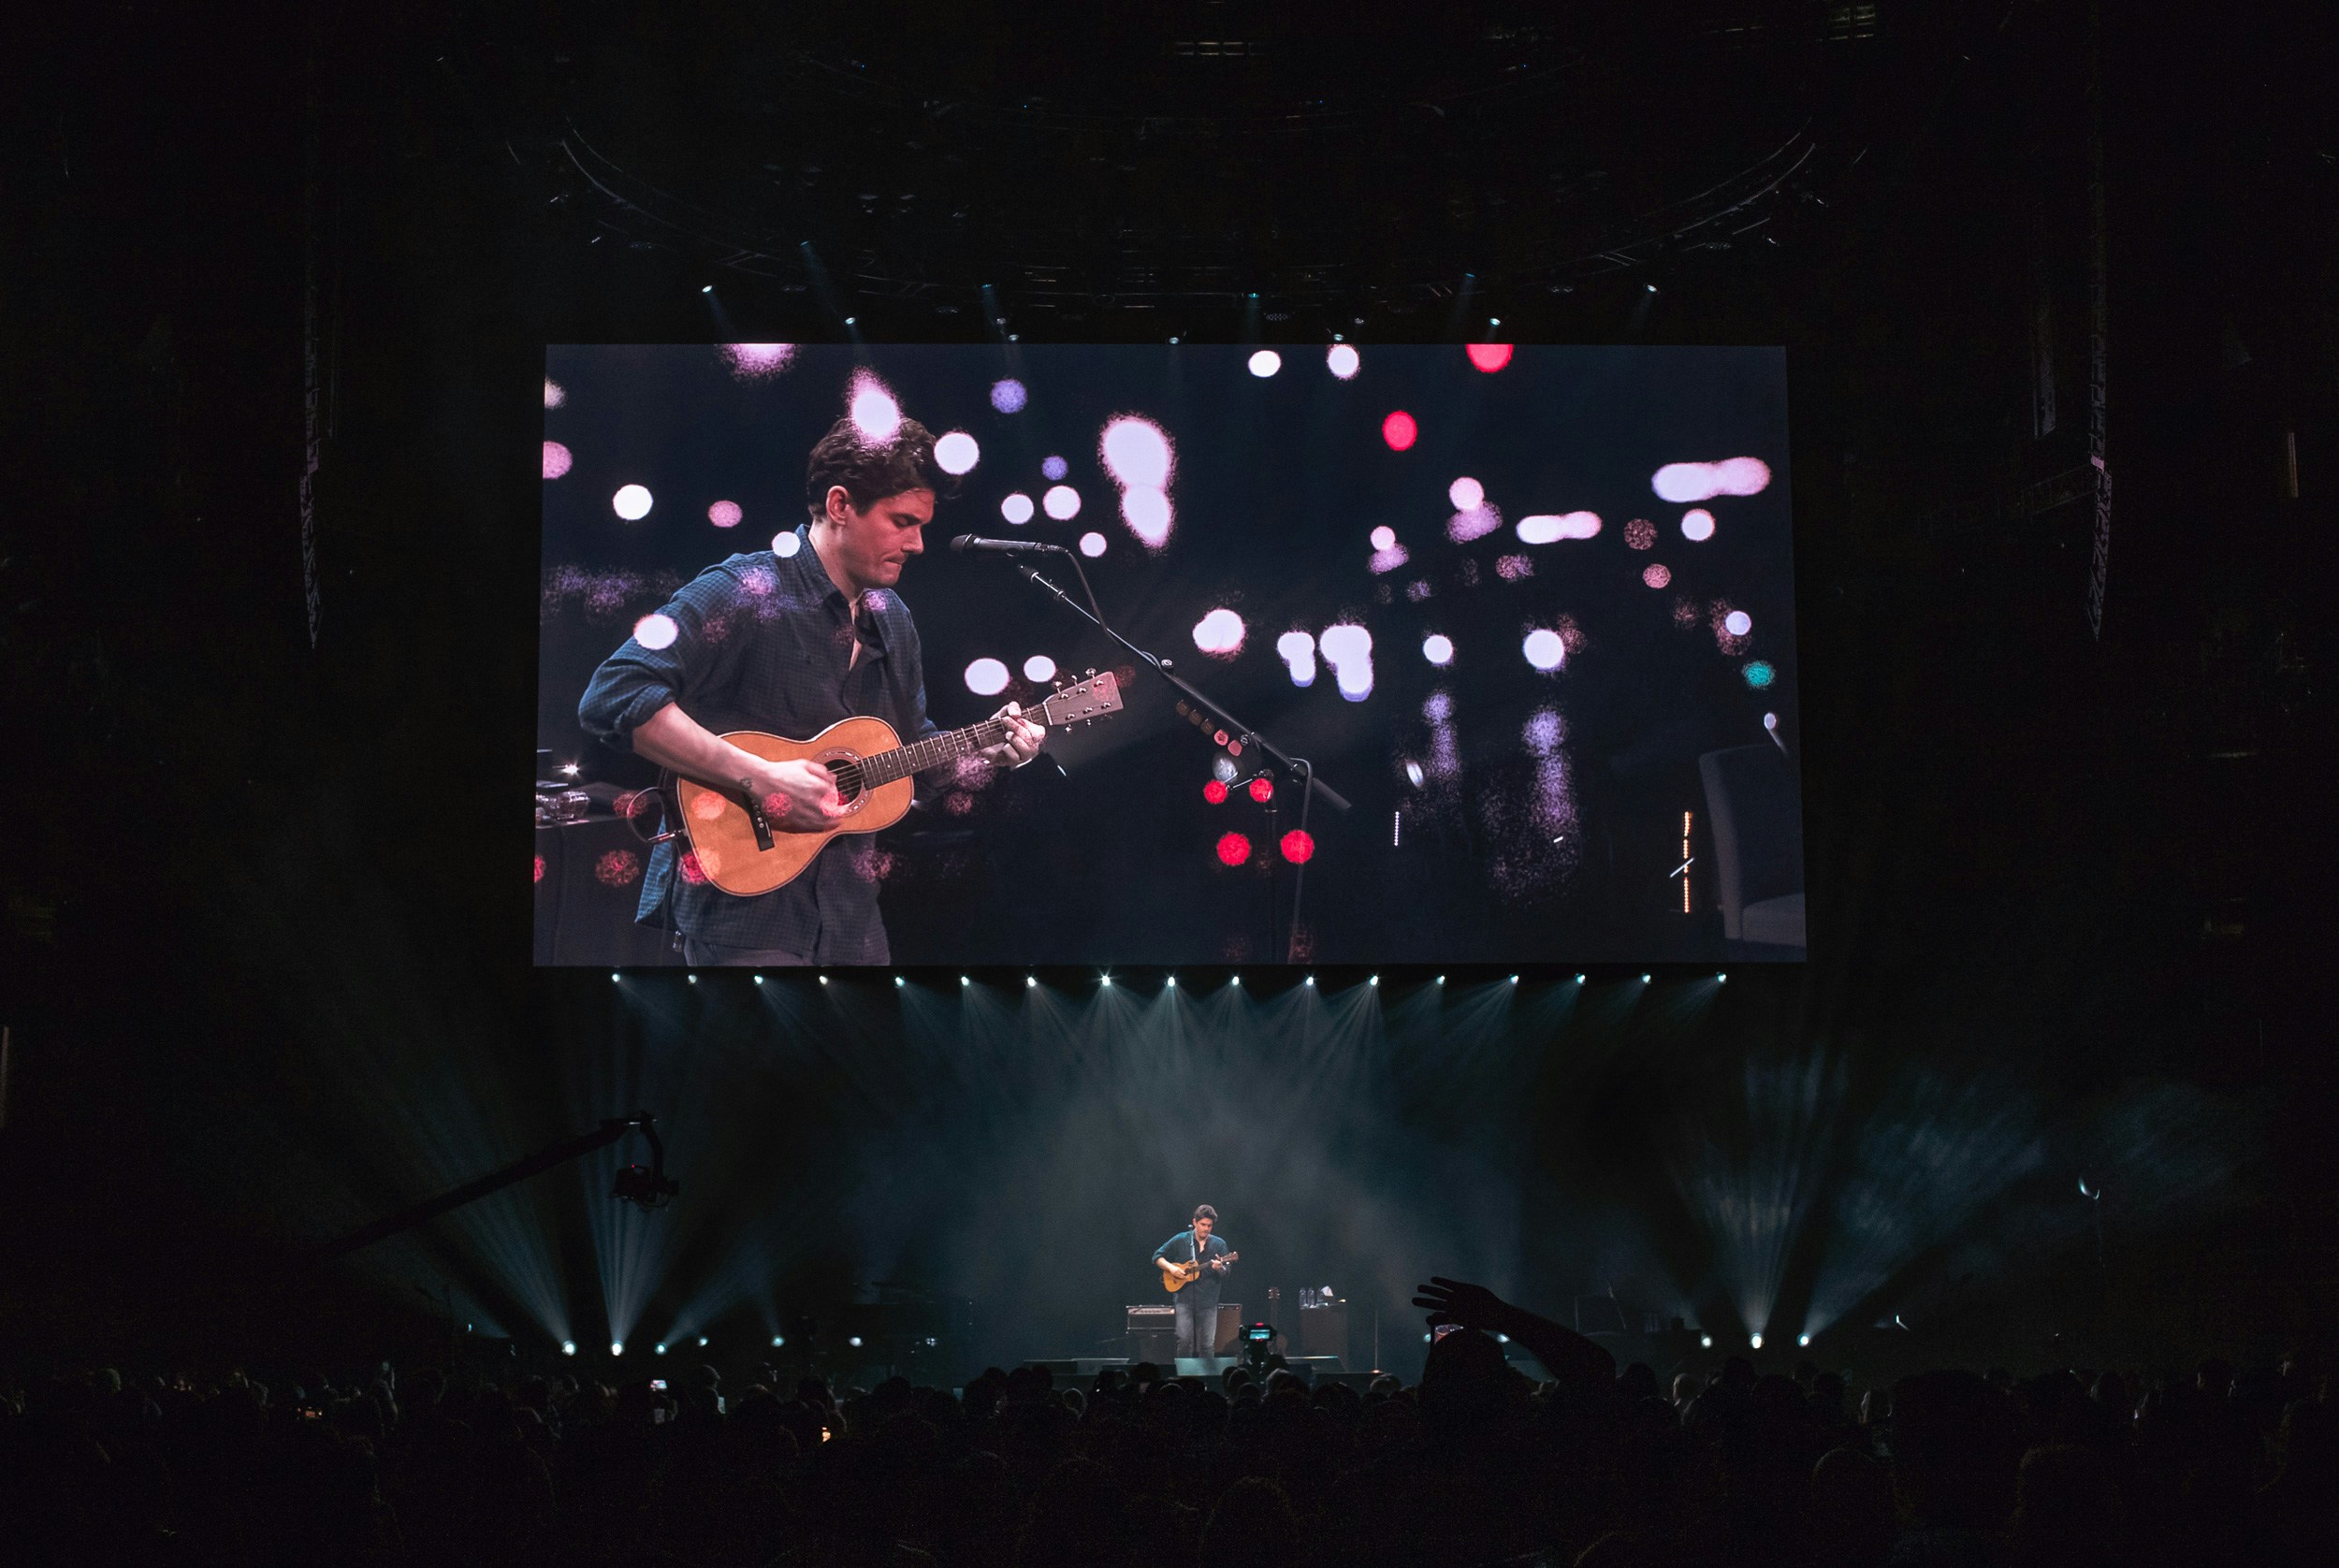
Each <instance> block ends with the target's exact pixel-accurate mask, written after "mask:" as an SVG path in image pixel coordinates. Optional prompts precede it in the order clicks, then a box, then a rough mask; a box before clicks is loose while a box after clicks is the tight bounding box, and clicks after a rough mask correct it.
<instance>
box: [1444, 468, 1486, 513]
mask: <svg viewBox="0 0 2339 1568" xmlns="http://www.w3.org/2000/svg"><path fill="white" fill-rule="evenodd" d="M1486 499H1487V487H1486V486H1484V485H1481V484H1479V483H1478V482H1477V481H1476V480H1475V479H1473V478H1471V477H1470V475H1468V474H1466V473H1465V474H1463V475H1462V476H1461V477H1460V479H1457V480H1455V481H1454V482H1453V483H1452V484H1451V485H1448V486H1446V500H1447V501H1452V502H1453V503H1454V510H1455V511H1457V512H1467V511H1469V510H1470V509H1471V508H1472V507H1474V506H1476V505H1478V504H1479V503H1480V502H1481V501H1485V500H1486Z"/></svg>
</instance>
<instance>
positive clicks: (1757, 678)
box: [1740, 659, 1779, 691]
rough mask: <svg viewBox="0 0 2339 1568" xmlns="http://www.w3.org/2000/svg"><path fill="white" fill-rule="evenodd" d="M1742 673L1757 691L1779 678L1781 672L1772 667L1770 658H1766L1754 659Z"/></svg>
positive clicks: (1747, 682)
mask: <svg viewBox="0 0 2339 1568" xmlns="http://www.w3.org/2000/svg"><path fill="white" fill-rule="evenodd" d="M1740 673H1741V674H1742V675H1745V676H1746V684H1747V685H1749V686H1751V687H1752V688H1754V690H1757V691H1760V690H1762V689H1763V688H1764V687H1765V686H1768V685H1769V684H1770V683H1771V682H1772V681H1774V680H1777V679H1778V678H1779V672H1778V671H1776V670H1774V669H1772V668H1771V667H1770V661H1768V660H1764V659H1757V660H1755V661H1752V662H1751V663H1750V664H1748V665H1747V666H1746V668H1745V669H1744V670H1743V671H1741V672H1740Z"/></svg>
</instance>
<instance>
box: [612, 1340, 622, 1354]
mask: <svg viewBox="0 0 2339 1568" xmlns="http://www.w3.org/2000/svg"><path fill="white" fill-rule="evenodd" d="M609 1354H610V1355H612V1356H622V1355H624V1354H625V1342H624V1341H623V1340H613V1341H611V1342H610V1344H609Z"/></svg>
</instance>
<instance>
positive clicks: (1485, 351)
mask: <svg viewBox="0 0 2339 1568" xmlns="http://www.w3.org/2000/svg"><path fill="white" fill-rule="evenodd" d="M1464 352H1465V353H1467V354H1468V355H1469V356H1470V362H1471V363H1472V364H1473V365H1475V366H1476V367H1477V368H1478V369H1479V370H1484V371H1485V372H1486V373H1487V374H1488V375H1492V374H1493V373H1494V372H1495V371H1497V370H1501V369H1502V368H1503V367H1504V366H1505V365H1507V364H1509V363H1510V362H1511V345H1510V344H1508V343H1472V344H1471V345H1470V346H1469V347H1468V348H1467V349H1466V350H1464Z"/></svg>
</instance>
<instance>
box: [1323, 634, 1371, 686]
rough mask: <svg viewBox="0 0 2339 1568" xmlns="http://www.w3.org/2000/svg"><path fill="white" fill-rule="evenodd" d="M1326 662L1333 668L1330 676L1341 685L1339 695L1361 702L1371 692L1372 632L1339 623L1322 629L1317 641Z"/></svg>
mask: <svg viewBox="0 0 2339 1568" xmlns="http://www.w3.org/2000/svg"><path fill="white" fill-rule="evenodd" d="M1315 646H1316V647H1317V648H1318V649H1319V650H1320V651H1321V652H1322V653H1323V655H1324V660H1325V662H1327V663H1329V665H1331V667H1332V677H1333V679H1334V681H1335V682H1336V683H1337V684H1338V685H1339V687H1340V694H1341V695H1342V696H1343V697H1345V698H1347V699H1348V700H1349V701H1350V702H1352V703H1361V702H1363V701H1364V700H1365V699H1366V698H1367V697H1370V696H1371V695H1373V633H1372V632H1367V631H1366V630H1365V629H1364V628H1363V627H1361V626H1355V625H1350V624H1348V623H1345V622H1344V623H1342V624H1341V625H1338V626H1328V627H1326V628H1324V635H1323V636H1322V637H1320V638H1318V639H1317V640H1316V644H1315Z"/></svg>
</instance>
